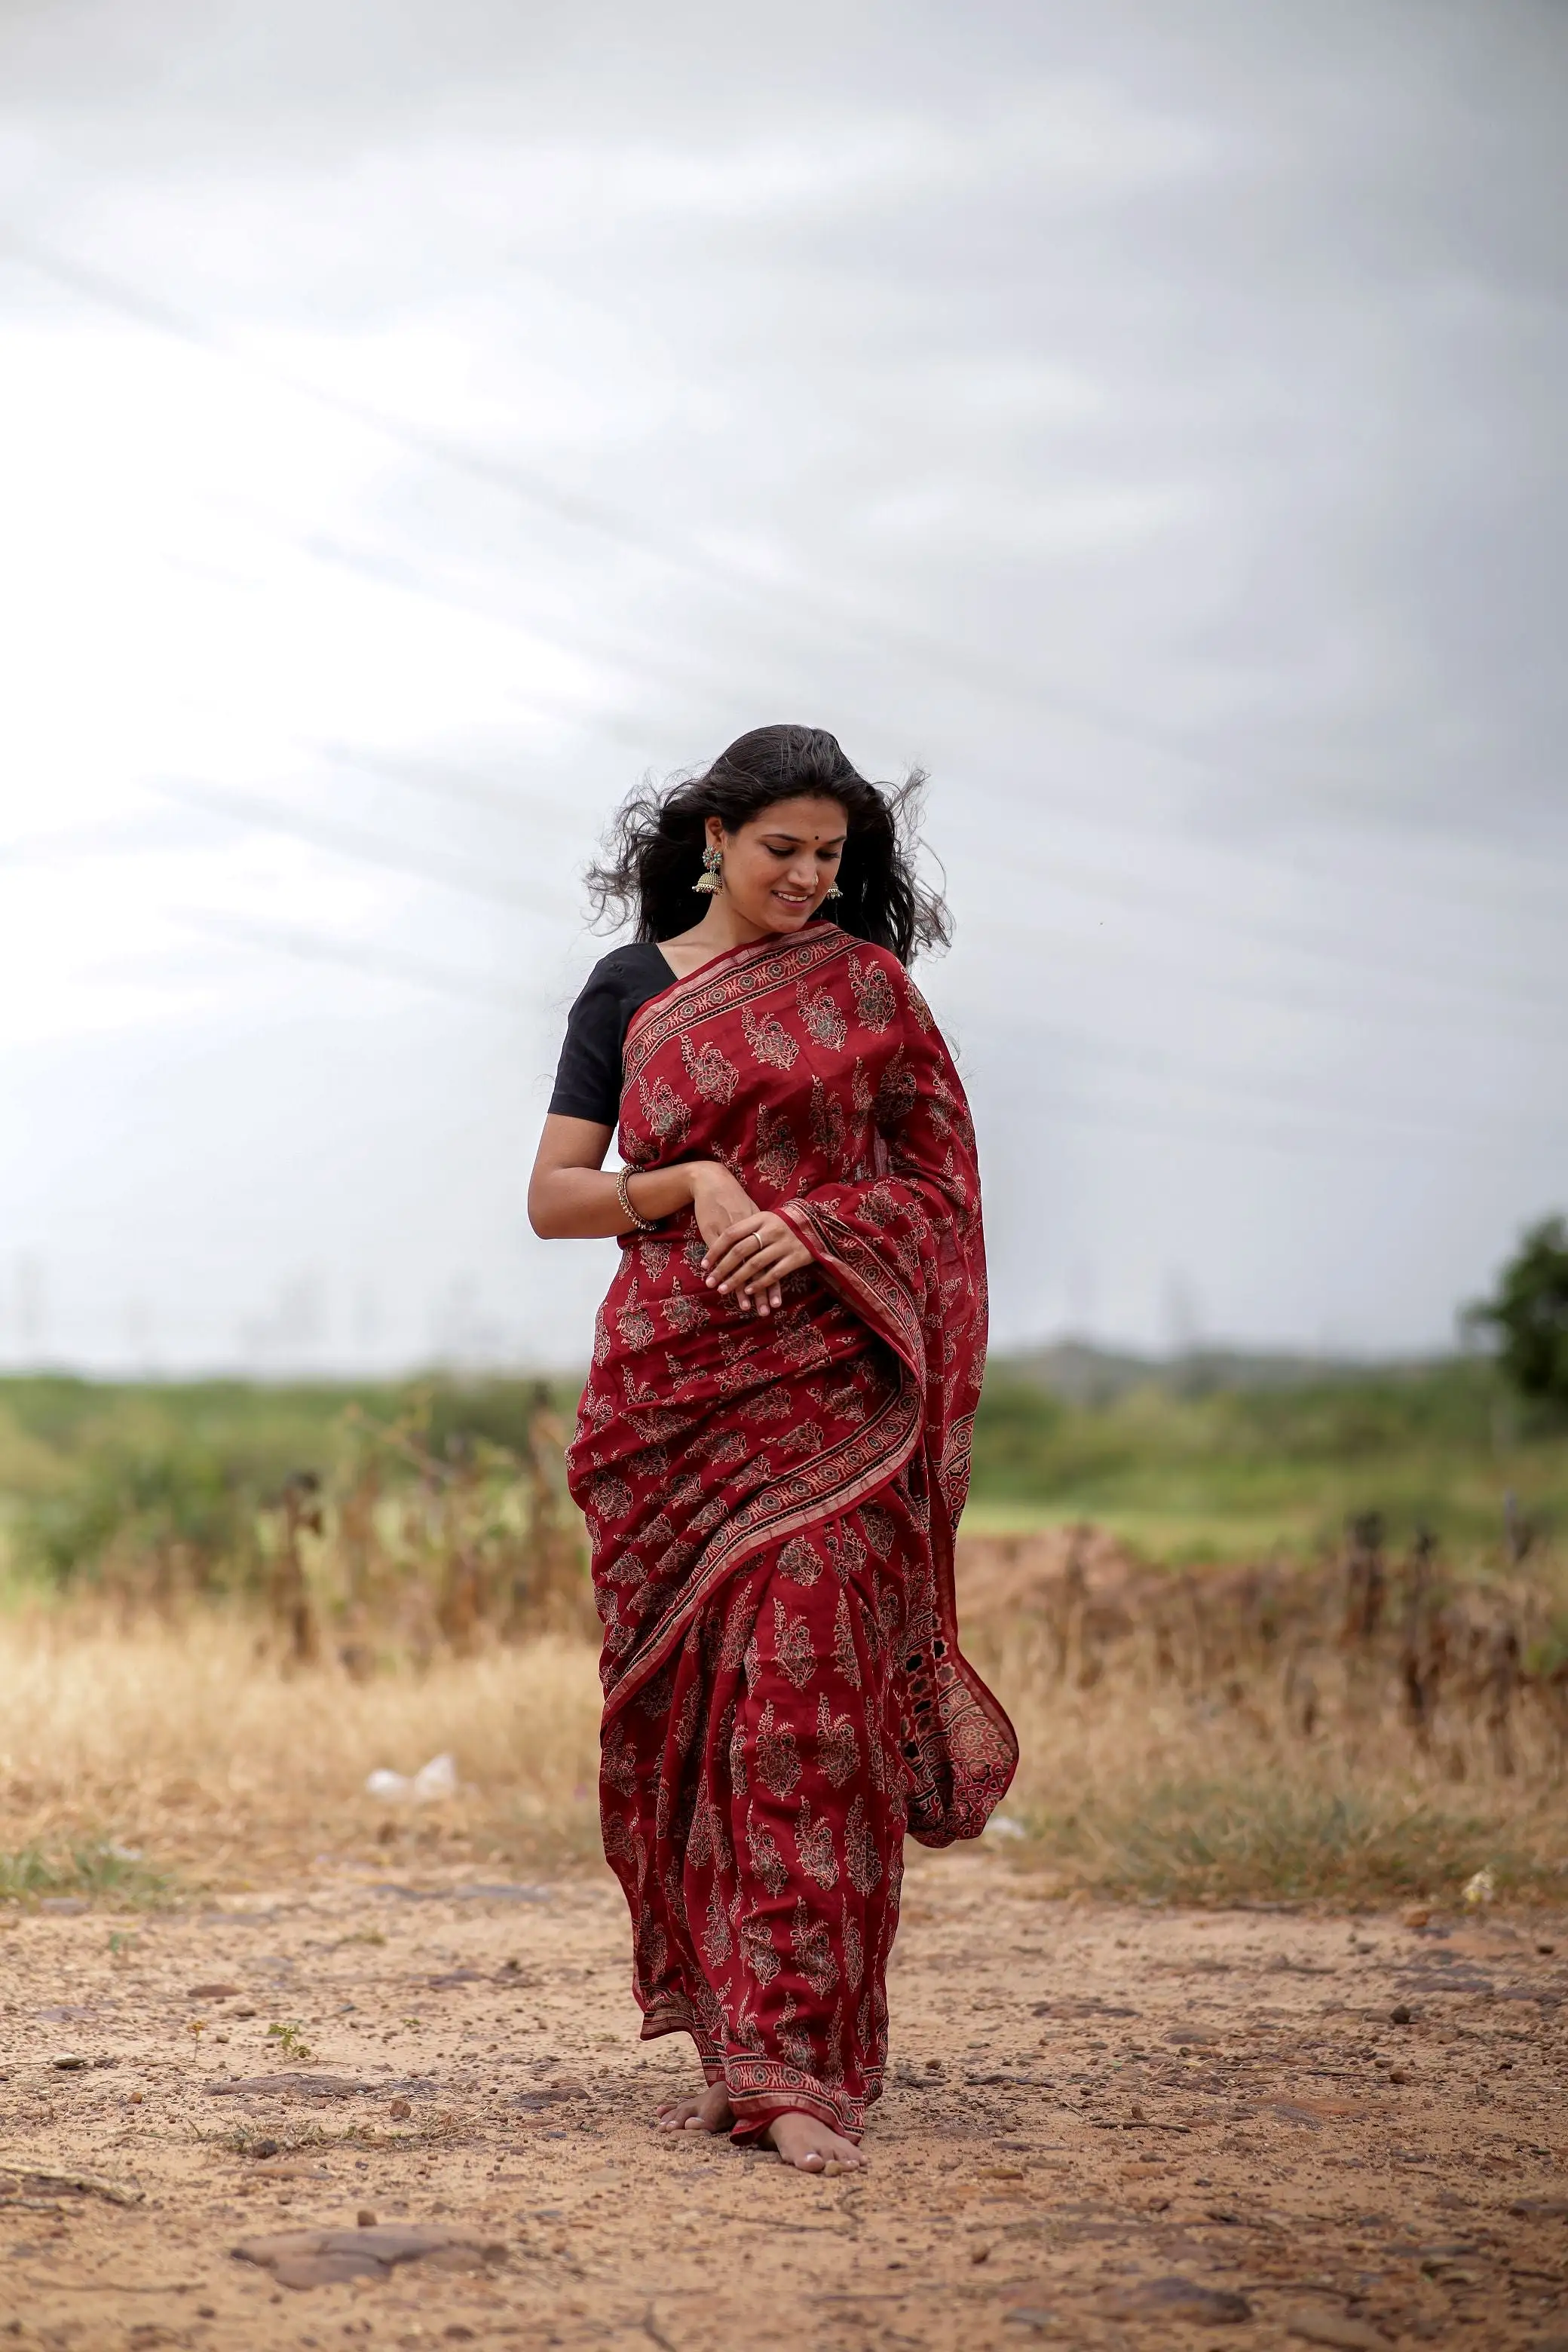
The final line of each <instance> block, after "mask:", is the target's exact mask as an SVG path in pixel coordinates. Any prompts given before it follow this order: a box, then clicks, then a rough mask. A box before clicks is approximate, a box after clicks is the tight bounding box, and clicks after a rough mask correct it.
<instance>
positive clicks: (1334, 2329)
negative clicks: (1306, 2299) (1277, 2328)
mask: <svg viewBox="0 0 1568 2352" xmlns="http://www.w3.org/2000/svg"><path fill="white" fill-rule="evenodd" d="M1285 2332H1286V2334H1287V2335H1288V2336H1300V2339H1301V2341H1302V2343H1303V2344H1326V2345H1329V2346H1331V2347H1333V2352H1386V2345H1385V2342H1384V2337H1383V2336H1380V2335H1379V2334H1378V2332H1377V2330H1376V2328H1375V2327H1369V2326H1368V2325H1367V2323H1366V2321H1365V2320H1364V2319H1352V2318H1351V2317H1350V2316H1349V2315H1348V2314H1347V2313H1345V2312H1342V2311H1331V2310H1330V2309H1329V2308H1328V2306H1327V2305H1321V2304H1315V2303H1303V2304H1298V2305H1296V2307H1295V2308H1294V2310H1291V2311H1288V2312H1287V2313H1286V2314H1285Z"/></svg>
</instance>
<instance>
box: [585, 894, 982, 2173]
mask: <svg viewBox="0 0 1568 2352" xmlns="http://www.w3.org/2000/svg"><path fill="white" fill-rule="evenodd" d="M620 1149H621V1156H622V1158H623V1159H624V1160H625V1161H626V1164H627V1166H628V1167H630V1168H633V1169H647V1168H657V1167H664V1166H668V1164H669V1163H670V1162H672V1161H675V1160H690V1159H699V1158H700V1159H717V1160H721V1161H722V1162H723V1163H724V1165H725V1166H726V1167H728V1168H730V1169H731V1171H732V1172H733V1173H734V1175H735V1176H736V1178H737V1179H738V1180H739V1181H740V1182H741V1183H742V1185H743V1186H744V1187H745V1190H746V1192H748V1193H749V1195H750V1196H751V1198H752V1200H753V1201H754V1202H756V1204H757V1206H758V1207H759V1208H767V1209H776V1210H777V1211H779V1212H780V1213H782V1214H784V1216H786V1217H787V1218H788V1219H789V1221H790V1223H792V1224H794V1226H795V1230H796V1231H797V1232H798V1233H799V1234H800V1236H801V1239H802V1241H803V1242H804V1243H805V1246H806V1247H807V1249H808V1250H809V1251H810V1253H811V1256H812V1259H813V1265H812V1267H811V1268H810V1269H809V1270H807V1271H802V1272H800V1273H797V1274H794V1275H791V1276H787V1277H786V1279H785V1281H784V1306H783V1307H782V1309H780V1310H778V1311H776V1312H775V1313H774V1314H773V1315H772V1316H770V1317H768V1318H759V1317H755V1316H753V1315H752V1314H751V1313H750V1312H749V1311H748V1310H747V1309H746V1308H744V1307H742V1306H741V1305H739V1304H738V1303H737V1302H735V1301H734V1300H732V1299H728V1298H721V1297H719V1295H718V1294H717V1293H716V1292H715V1291H711V1290H710V1289H708V1288H707V1287H706V1285H705V1282H704V1277H703V1274H702V1259H703V1255H704V1244H703V1241H702V1238H701V1235H700V1233H699V1232H698V1231H697V1227H696V1222H695V1219H694V1217H693V1216H692V1215H691V1213H689V1212H687V1213H683V1214H682V1215H681V1216H680V1217H679V1218H672V1219H670V1220H669V1221H668V1223H666V1224H665V1225H663V1226H661V1227H660V1228H659V1229H658V1231H657V1232H655V1233H651V1234H630V1235H627V1236H626V1237H625V1238H624V1240H623V1244H622V1254H621V1259H620V1264H619V1266H618V1268H617V1271H616V1276H615V1279H614V1281H613V1282H612V1284H611V1286H610V1290H609V1294H608V1296H607V1297H606V1298H605V1303H604V1306H603V1307H602V1308H601V1309H600V1313H599V1317H598V1321H597V1324H596V1328H595V1347H594V1363H593V1369H592V1371H591V1373H590V1376H589V1380H588V1382H587V1385H586V1387H585V1389H584V1395H583V1401H582V1405H581V1408H580V1412H579V1418H578V1425H577V1432H576V1435H575V1437H574V1441H573V1444H572V1446H571V1448H570V1451H569V1454H568V1468H569V1475H570V1481H571V1486H572V1492H573V1495H574V1498H575V1500H576V1501H577V1503H578V1504H579V1506H580V1507H581V1508H582V1510H583V1512H584V1517H585V1519H586V1522H587V1526H588V1531H589V1537H590V1540H591V1543H592V1546H593V1568H594V1585H595V1600H596V1602H597V1606H598V1611H599V1615H600V1618H601V1620H602V1622H603V1624H604V1627H605V1642H604V1653H603V1659H602V1669H601V1671H602V1675H603V1681H604V1688H605V1719H604V1730H603V1748H602V1769H601V1779H600V1795H601V1815H602V1822H603V1828H604V1838H605V1854H606V1857H607V1858H608V1860H609V1863H610V1865H611V1867H612V1868H613V1869H614V1870H615V1872H616V1875H617V1876H618V1878H619V1879H620V1881H621V1885H622V1886H623V1888H624V1890H625V1892H626V1899H627V1902H628V1905H629V1906H630V1909H631V1915H632V1920H633V1928H634V1968H633V1988H634V1991H635V1993H636V1996H637V2001H638V2003H639V2005H640V2007H641V2009H642V2011H643V2033H644V2037H645V2039H647V2038H651V2037H652V2036H654V2035H657V2034H659V2033H667V2032H676V2031H685V2032H689V2033H690V2034H691V2036H692V2038H693V2040H694V2041H695V2042H696V2044H697V2047H698V2051H699V2053H700V2057H701V2060H702V2063H703V2068H704V2072H705V2073H706V2074H707V2076H708V2079H709V2081H710V2082H717V2081H720V2080H722V2081H723V2082H724V2084H726V2086H727V2090H728V2095H729V2099H730V2103H731V2106H732V2107H733V2109H734V2111H735V2114H736V2117H737V2123H736V2131H737V2133H738V2134H739V2135H741V2136H742V2137H744V2136H747V2135H751V2134H755V2133H758V2132H761V2131H763V2130H765V2128H766V2126H767V2125H768V2124H769V2123H770V2122H771V2121H772V2119H773V2116H776V2115H779V2114H781V2113H784V2112H785V2111H787V2110H790V2109H797V2110H801V2111H804V2112H805V2113H808V2114H812V2115H816V2116H819V2117H820V2118H821V2119H822V2120H823V2121H824V2122H826V2123H828V2124H830V2125H831V2126H833V2127H834V2128H835V2129H837V2130H838V2131H841V2132H843V2133H845V2134H846V2136H847V2137H852V2138H853V2137H858V2133H859V2131H860V2128H861V2126H862V2123H863V2121H864V2116H865V2110H866V2107H867V2105H868V2104H869V2103H870V2102H871V2101H872V2100H874V2099H875V2098H876V2097H877V2096H878V2095H879V2090H880V2087H881V2079H882V2071H883V2067H884V2064H885V2060H886V2049H887V2000H886V1994H885V1989H884V1980H885V1971H886V1965H887V1958H888V1954H889V1948H890V1946H891V1942H892V1937H893V1933H894V1930H895V1928H896V1926H897V1919H898V1895H899V1881H900V1870H901V1858H902V1842H903V1837H904V1834H905V1832H906V1829H907V1830H908V1831H909V1832H910V1833H912V1834H913V1835H914V1836H915V1837H916V1838H918V1839H919V1840H920V1841H921V1843H924V1844H927V1845H933V1846H940V1845H945V1844H948V1843H951V1842H952V1840H953V1839H955V1838H961V1837H973V1836H975V1835H977V1834H978V1832H980V1831H981V1830H982V1829H983V1828H984V1824H985V1822H986V1819H987V1818H988V1816H989V1814H990V1812H991V1811H992V1809H993V1808H994V1805H995V1804H996V1803H997V1801H998V1800H999V1799H1000V1798H1001V1797H1002V1795H1003V1794H1004V1793H1005V1790H1006V1787H1007V1784H1008V1782H1009V1780H1011V1778H1012V1774H1013V1771H1014V1769H1015V1767H1016V1761H1017V1748H1016V1741H1015V1739H1014V1737H1013V1731H1012V1727H1011V1726H1010V1724H1009V1723H1008V1721H1007V1718H1006V1717H1005V1714H1004V1713H1003V1711H1002V1708H1001V1707H1000V1706H999V1705H998V1704H997V1702H996V1700H995V1699H994V1697H993V1696H992V1695H991V1693H990V1692H989V1691H988V1690H987V1689H986V1688H985V1686H984V1683H983V1682H982V1681H981V1680H980V1678H979V1676H978V1675H976V1674H975V1673H974V1672H973V1668H972V1667H970V1666H969V1664H967V1662H966V1661H965V1660H964V1659H963V1656H962V1655H961V1654H960V1652H959V1648H958V1640H957V1627H956V1622H955V1614H954V1603H953V1585H952V1559H953V1536H954V1530H955V1528H956V1526H957V1522H958V1517H959V1513H960V1512H961V1510H962V1508H963V1500H964V1496H965V1494H966V1492H967V1488H968V1480H969V1448H970V1433H971V1428H972V1424H973V1414H974V1406H975V1402H976V1400H977V1398H978V1396H979V1391H980V1381H981V1376H982V1371H983V1369H984V1344H985V1272H984V1244H983V1239H982V1231H981V1221H980V1195H979V1183H978V1177H977V1172H976V1168H975V1160H974V1144H973V1129H972V1127H971V1123H970V1118H969V1112H968V1108H967V1106H966V1104H965V1102H964V1098H963V1087H962V1086H961V1085H960V1083H959V1079H958V1075H957V1072H956V1071H955V1069H954V1067H953V1065H952V1058H951V1056H950V1055H949V1054H948V1052H947V1049H946V1047H945V1045H943V1044H942V1039H941V1037H940V1035H939V1034H938V1033H937V1030H936V1026H935V1024H934V1022H933V1021H932V1018H931V1013H930V1011H929V1010H928V1008H927V1007H926V1005H925V1003H924V1001H923V999H922V998H921V995H920V992H919V991H918V990H917V989H916V987H915V985H914V983H913V982H912V981H911V980H910V978H909V976H908V974H907V973H906V972H905V971H904V970H903V967H902V966H901V964H900V962H899V961H898V959H897V958H896V957H894V956H892V955H891V954H889V953H888V952H887V951H886V950H882V949H879V948H874V947H870V946H868V945H867V944H866V943H865V942H864V941H862V940H854V939H851V938H850V937H848V936H847V934H846V933H844V932H842V931H840V930H839V929H837V927H836V926H834V925H832V924H827V923H815V924H812V925H810V926H808V927H807V929H805V930H804V931H802V932H799V933H797V934H796V935H795V937H794V938H793V939H790V940H787V941H784V942H780V941H778V940H764V941H760V942H758V943H756V944H755V945H753V946H751V947H747V948H742V949H739V950H736V951H734V952H733V953H732V954H730V955H726V956H723V957H721V958H719V959H718V960H717V961H715V962H712V963H709V964H706V965H704V966H703V967H702V969H701V971H699V972H696V973H693V974H692V975H691V977H690V978H689V979H687V980H683V981H677V982H673V983H672V984H671V986H670V987H668V989H666V990H664V991H663V992H662V993H661V994H659V995H658V996H657V997H654V998H653V999H651V1000H650V1001H649V1002H648V1003H647V1004H645V1005H644V1006H643V1007H642V1008H641V1009H640V1010H639V1011H638V1013H637V1014H636V1015H635V1016H634V1018H633V1021H632V1023H631V1025H630V1028H629V1029H628V1032H627V1036H626V1051H625V1086H624V1091H623V1094H622V1099H621V1121H620Z"/></svg>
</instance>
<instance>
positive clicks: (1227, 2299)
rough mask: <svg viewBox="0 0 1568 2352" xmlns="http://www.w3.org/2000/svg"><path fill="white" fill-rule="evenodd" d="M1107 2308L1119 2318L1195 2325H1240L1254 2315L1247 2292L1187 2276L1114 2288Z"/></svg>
mask: <svg viewBox="0 0 1568 2352" xmlns="http://www.w3.org/2000/svg"><path fill="white" fill-rule="evenodd" d="M1105 2308H1106V2310H1107V2311H1109V2312H1110V2315H1111V2316H1112V2317H1113V2318H1116V2319H1171V2320H1180V2321H1184V2322H1186V2323H1187V2324H1188V2325H1190V2326H1194V2327H1230V2326H1237V2325H1239V2324H1240V2322H1241V2321H1243V2320H1246V2319H1250V2318H1251V2316H1252V2305H1250V2304H1249V2303H1248V2302H1247V2297H1246V2296H1245V2295H1243V2294H1231V2292H1230V2291H1229V2289H1228V2288H1226V2287H1215V2286H1200V2285H1199V2284H1198V2282H1197V2281H1196V2280H1195V2279H1184V2278H1163V2279H1150V2280H1149V2281H1148V2282H1147V2283H1146V2284H1144V2285H1142V2286H1136V2287H1130V2288H1125V2289H1122V2290H1120V2291H1114V2292H1113V2293H1112V2294H1110V2296H1108V2297H1107V2300H1106V2304H1105Z"/></svg>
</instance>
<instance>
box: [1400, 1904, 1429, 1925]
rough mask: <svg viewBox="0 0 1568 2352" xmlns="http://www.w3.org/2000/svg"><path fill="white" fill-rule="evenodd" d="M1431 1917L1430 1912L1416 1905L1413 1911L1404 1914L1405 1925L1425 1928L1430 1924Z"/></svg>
mask: <svg viewBox="0 0 1568 2352" xmlns="http://www.w3.org/2000/svg"><path fill="white" fill-rule="evenodd" d="M1431 1917H1432V1914H1431V1913H1430V1911H1427V1910H1425V1909H1423V1907H1422V1906H1421V1905H1420V1904H1417V1905H1416V1906H1415V1909H1414V1910H1413V1911H1407V1912H1406V1913H1405V1926H1406V1927H1427V1926H1428V1925H1429V1924H1430V1922H1431Z"/></svg>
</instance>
